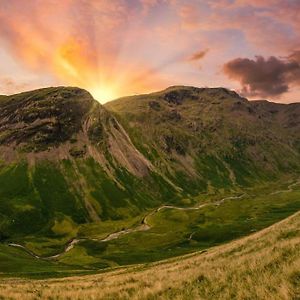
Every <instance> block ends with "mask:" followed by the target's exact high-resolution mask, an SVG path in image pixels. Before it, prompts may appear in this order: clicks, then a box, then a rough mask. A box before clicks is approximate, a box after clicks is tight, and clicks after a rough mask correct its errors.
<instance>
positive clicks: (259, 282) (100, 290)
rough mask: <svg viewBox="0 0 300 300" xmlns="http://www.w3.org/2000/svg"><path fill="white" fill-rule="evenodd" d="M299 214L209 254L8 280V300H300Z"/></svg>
mask: <svg viewBox="0 0 300 300" xmlns="http://www.w3.org/2000/svg"><path fill="white" fill-rule="evenodd" d="M299 226H300V215H299V213H297V214H295V215H293V216H291V217H289V218H288V219H286V220H284V221H282V222H280V223H278V224H275V225H273V226H271V227H269V228H267V229H265V230H262V231H261V232H258V233H256V234H253V235H251V236H249V237H246V238H243V239H241V240H237V241H234V242H231V243H228V244H226V245H222V246H219V247H215V248H213V249H210V250H208V251H204V252H198V253H194V254H192V255H188V256H183V257H180V258H176V259H172V260H169V261H164V262H161V263H156V264H150V265H149V264H148V265H142V266H141V265H139V266H135V267H128V268H122V269H119V270H114V271H111V272H105V273H104V274H97V275H92V276H81V277H80V276H76V277H72V278H63V279H50V280H25V279H4V280H2V281H1V282H0V297H3V298H6V297H8V298H9V299H20V298H22V299H36V298H37V297H38V298H45V299H48V298H54V299H67V298H72V299H83V298H84V299H182V300H184V299H213V300H214V299H237V300H238V299H240V300H244V299H261V300H263V299H266V300H268V299H274V300H277V299H278V300H281V299H298V298H299V294H300V290H299V286H300V272H299V270H300V260H299V252H300V232H299Z"/></svg>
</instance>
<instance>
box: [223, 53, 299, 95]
mask: <svg viewBox="0 0 300 300" xmlns="http://www.w3.org/2000/svg"><path fill="white" fill-rule="evenodd" d="M293 57H294V54H292V56H291V57H290V58H288V59H281V58H277V57H274V56H271V57H269V58H267V59H266V58H264V57H262V56H256V58H255V59H249V58H236V59H233V60H231V61H229V62H227V63H226V64H225V65H224V66H223V71H224V73H225V74H226V75H227V76H228V77H229V78H231V79H234V80H236V81H238V82H239V83H240V84H241V86H242V93H243V94H244V95H246V96H261V97H269V96H272V97H280V96H281V95H282V94H284V93H286V92H288V90H289V88H290V86H291V85H293V84H295V85H298V84H300V64H299V63H298V62H297V61H296V60H294V59H292V58H293Z"/></svg>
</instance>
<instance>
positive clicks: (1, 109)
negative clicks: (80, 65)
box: [0, 87, 95, 147]
mask: <svg viewBox="0 0 300 300" xmlns="http://www.w3.org/2000/svg"><path fill="white" fill-rule="evenodd" d="M94 102H95V100H94V99H93V98H92V96H91V95H90V94H89V93H88V92H87V91H85V90H82V89H79V88H75V87H50V88H43V89H38V90H35V91H30V92H24V93H20V94H15V95H11V96H6V97H5V98H3V99H1V100H0V145H3V144H4V145H19V144H22V143H26V144H31V145H34V146H39V147H40V146H43V145H44V146H45V147H46V145H47V146H48V145H51V144H55V143H60V142H64V141H66V140H67V139H69V138H71V136H72V135H73V134H74V133H75V132H77V131H78V130H79V128H80V127H81V124H82V119H83V118H84V116H85V114H86V113H87V112H88V111H89V110H90V109H91V107H92V105H93V103H94Z"/></svg>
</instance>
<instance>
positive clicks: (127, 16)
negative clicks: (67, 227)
mask: <svg viewBox="0 0 300 300" xmlns="http://www.w3.org/2000/svg"><path fill="white" fill-rule="evenodd" d="M0 4H1V5H0V20H1V24H2V25H1V28H0V41H1V48H0V61H1V64H2V68H1V70H0V94H11V93H16V92H21V91H24V90H30V89H35V88H39V87H46V86H54V85H71V86H78V87H81V88H84V89H86V90H88V91H89V92H90V93H91V94H92V95H93V96H94V97H95V99H97V100H99V101H100V102H102V103H104V102H106V101H109V100H112V99H116V98H119V97H122V96H128V95H132V94H140V93H148V92H151V91H156V90H160V89H163V88H166V87H168V86H171V85H193V86H210V87H214V86H224V87H227V88H230V89H234V90H237V91H238V92H240V93H242V94H243V95H245V96H247V97H249V98H268V99H269V100H275V101H280V102H296V101H300V42H299V41H300V20H299V15H300V3H299V2H297V1H295V0H260V1H258V0H251V1H250V0H220V1H217V2H216V1H212V0H207V1H204V0H190V1H181V0H131V1H126V0H115V1H108V0H102V1H95V0H90V1H87V0H61V1H54V0H44V1H41V0H28V1H26V3H24V1H21V0H11V1H6V0H0Z"/></svg>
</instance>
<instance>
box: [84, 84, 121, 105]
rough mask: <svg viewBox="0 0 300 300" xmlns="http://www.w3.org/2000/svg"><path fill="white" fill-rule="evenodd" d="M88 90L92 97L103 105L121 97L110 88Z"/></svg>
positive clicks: (102, 87)
mask: <svg viewBox="0 0 300 300" xmlns="http://www.w3.org/2000/svg"><path fill="white" fill-rule="evenodd" d="M88 90H89V91H90V93H91V94H92V96H93V97H94V98H95V99H96V100H97V101H99V102H100V103H102V104H103V103H106V102H108V101H111V100H114V99H117V98H118V97H119V95H118V94H117V92H116V90H114V89H113V88H112V87H110V86H105V87H104V86H101V87H96V88H90V89H88Z"/></svg>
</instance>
